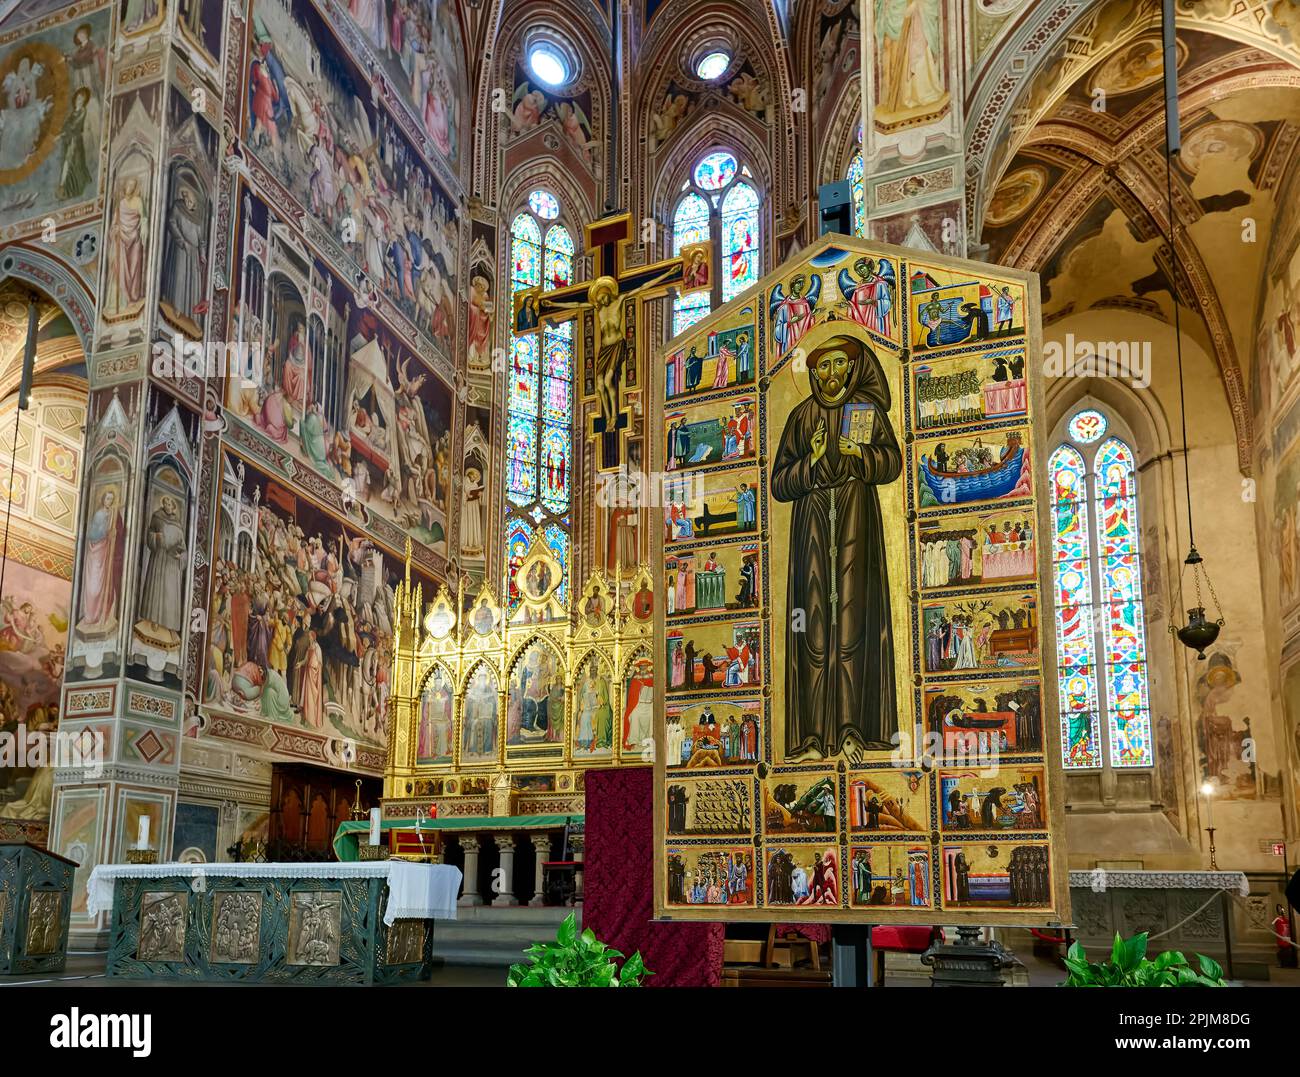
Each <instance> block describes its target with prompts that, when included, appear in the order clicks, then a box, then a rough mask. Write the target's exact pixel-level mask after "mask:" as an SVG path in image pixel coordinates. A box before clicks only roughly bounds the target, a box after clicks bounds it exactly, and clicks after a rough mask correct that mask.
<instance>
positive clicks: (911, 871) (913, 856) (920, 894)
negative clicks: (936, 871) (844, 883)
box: [849, 842, 934, 908]
mask: <svg viewBox="0 0 1300 1077" xmlns="http://www.w3.org/2000/svg"><path fill="white" fill-rule="evenodd" d="M849 855H850V858H851V859H850V865H851V871H852V880H851V883H852V899H851V904H852V905H854V906H855V907H856V906H860V905H868V906H880V905H888V906H895V907H900V908H923V907H926V906H930V905H933V904H934V890H933V888H932V882H931V872H930V847H929V846H928V845H911V844H900V843H896V842H891V843H890V844H888V845H883V844H882V845H853V846H850V853H849Z"/></svg>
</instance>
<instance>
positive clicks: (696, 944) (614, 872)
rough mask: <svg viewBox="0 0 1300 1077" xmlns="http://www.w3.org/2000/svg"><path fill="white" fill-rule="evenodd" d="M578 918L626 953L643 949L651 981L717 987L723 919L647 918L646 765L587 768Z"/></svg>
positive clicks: (650, 851)
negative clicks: (687, 921)
mask: <svg viewBox="0 0 1300 1077" xmlns="http://www.w3.org/2000/svg"><path fill="white" fill-rule="evenodd" d="M586 784H587V796H586V802H587V803H586V816H587V823H586V842H585V845H586V856H585V859H586V867H585V870H584V872H583V891H584V896H585V900H584V903H583V909H582V926H583V927H584V928H588V927H589V928H591V930H592V931H594V932H595V933H596V937H597V938H598V939H600V940H601V941H602V942H605V943H607V944H608V945H610V946H613V947H614V948H615V949H616V950H621V951H623V953H624V954H628V955H631V954H633V953H635V952H636V951H638V950H640V951H641V956H642V957H643V958H645V963H646V968H648V969H650V970H651V971H652V972H654V974H655V975H653V976H651V977H649V978H648V979H647V980H646V984H647V985H648V986H650V987H717V986H718V983H719V982H720V981H721V979H722V949H723V927H722V925H721V924H663V923H653V922H652V921H651V917H652V916H653V915H654V841H653V828H654V822H653V818H652V815H651V809H650V805H651V804H652V803H653V800H654V786H653V773H652V771H651V769H650V768H649V767H637V768H635V769H627V770H591V771H588V772H587V782H586Z"/></svg>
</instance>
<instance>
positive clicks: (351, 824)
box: [334, 815, 584, 861]
mask: <svg viewBox="0 0 1300 1077" xmlns="http://www.w3.org/2000/svg"><path fill="white" fill-rule="evenodd" d="M583 818H584V817H583V816H581V815H457V816H449V817H448V818H446V819H421V820H420V829H421V830H430V831H432V830H552V829H555V828H556V827H563V826H564V825H565V824H566V823H581V822H582V821H583ZM379 828H380V830H414V829H415V821H414V820H413V819H385V820H384V821H383V822H381V823H380V824H379ZM369 833H370V820H369V819H349V820H347V821H346V822H343V823H340V824H339V828H338V831H337V832H336V833H335V834H334V855H335V856H337V857H338V858H339V859H340V860H343V861H352V860H356V859H358V857H359V854H358V853H357V845H358V844H360V843H361V842H362V841H364V840H366V836H367V835H368V834H369Z"/></svg>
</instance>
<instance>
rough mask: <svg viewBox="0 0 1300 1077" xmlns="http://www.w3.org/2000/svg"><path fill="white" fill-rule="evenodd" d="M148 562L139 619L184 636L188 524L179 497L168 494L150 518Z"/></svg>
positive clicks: (147, 545) (143, 582)
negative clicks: (186, 526)
mask: <svg viewBox="0 0 1300 1077" xmlns="http://www.w3.org/2000/svg"><path fill="white" fill-rule="evenodd" d="M145 546H146V548H147V549H148V551H149V553H148V560H147V561H146V563H145V569H144V573H143V579H142V583H141V588H140V610H139V618H138V619H139V620H141V621H150V622H152V623H153V624H155V625H158V626H159V627H160V628H168V629H171V631H173V632H175V633H178V634H179V633H180V630H181V624H182V622H183V616H182V614H183V606H184V583H185V565H186V556H185V555H186V543H185V523H184V521H183V520H182V519H181V513H180V506H179V504H178V502H177V500H176V498H174V497H172V496H170V495H164V496H163V497H162V498H161V499H160V501H159V504H158V508H157V509H155V510H154V513H153V515H152V516H151V517H150V518H149V530H148V533H147V534H146V536H145Z"/></svg>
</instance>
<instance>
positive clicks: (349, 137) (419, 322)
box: [242, 0, 460, 354]
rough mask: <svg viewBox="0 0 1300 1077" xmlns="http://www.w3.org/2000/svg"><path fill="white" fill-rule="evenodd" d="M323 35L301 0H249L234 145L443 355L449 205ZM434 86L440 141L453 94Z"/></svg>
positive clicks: (448, 322)
mask: <svg viewBox="0 0 1300 1077" xmlns="http://www.w3.org/2000/svg"><path fill="white" fill-rule="evenodd" d="M329 40H330V34H329V32H328V31H327V30H326V29H325V28H324V24H323V23H322V21H321V19H320V16H319V15H318V14H317V13H316V11H315V10H314V9H313V8H312V7H311V5H310V4H309V3H308V2H307V0H295V2H293V3H291V4H282V3H280V2H278V0H256V2H255V3H254V4H253V8H252V44H251V48H250V50H249V54H248V63H247V68H246V84H247V95H248V101H247V109H246V113H245V120H244V127H243V132H242V133H243V137H244V139H245V143H246V145H247V146H248V148H249V150H250V152H252V153H253V154H255V155H256V156H257V158H258V159H259V160H260V161H261V162H262V163H263V164H265V165H266V167H267V168H269V169H270V170H271V172H272V173H273V174H274V175H275V177H276V179H277V180H278V181H279V182H280V183H282V184H283V185H284V186H285V188H286V189H287V190H289V191H290V192H291V194H292V195H293V197H294V199H295V200H296V201H297V202H298V203H299V204H300V205H302V206H305V207H307V208H308V210H309V212H310V214H311V216H312V218H313V219H314V220H315V221H316V222H317V223H318V224H319V225H320V226H321V227H323V228H324V229H325V230H326V233H327V234H328V235H329V236H330V237H331V238H332V239H333V240H334V241H335V242H336V243H337V244H339V249H340V250H343V251H346V252H347V257H348V259H349V260H350V261H351V262H352V263H353V264H354V265H356V266H357V267H358V268H360V269H361V270H362V271H363V272H364V274H365V276H366V279H367V280H368V282H369V283H370V284H371V285H372V286H373V287H374V288H375V289H377V291H378V294H380V295H382V296H383V297H384V298H385V299H386V300H387V301H388V303H390V304H391V306H392V307H393V308H394V309H396V310H398V311H400V312H401V314H402V315H403V316H405V318H406V319H407V320H408V321H409V322H410V324H412V325H414V326H415V327H416V328H417V329H418V330H419V332H420V333H422V334H423V335H425V336H426V337H428V338H429V339H430V340H432V341H433V342H434V343H435V344H436V345H437V347H438V348H439V349H440V350H442V351H443V352H444V353H447V354H449V353H450V351H451V348H452V346H453V343H454V336H455V320H456V314H455V307H456V305H457V300H456V294H457V272H458V261H459V251H460V230H459V228H458V227H457V224H456V221H455V214H454V206H453V204H452V201H451V199H450V197H449V196H448V195H447V193H446V191H445V190H444V189H443V187H442V186H441V185H440V184H439V183H438V181H437V180H436V179H434V177H433V174H432V172H431V171H430V169H429V167H428V165H427V164H426V163H425V162H424V161H423V159H422V158H421V157H420V155H419V153H418V152H417V151H416V149H415V148H414V147H413V146H412V144H411V142H410V141H409V140H408V138H407V136H406V135H405V133H404V132H403V131H402V130H401V128H400V126H399V125H398V124H397V122H396V121H395V120H394V119H393V117H392V116H391V115H390V114H389V113H388V112H386V111H384V110H382V109H376V108H375V106H374V105H373V104H372V103H371V98H370V91H369V87H368V85H367V81H366V79H365V77H364V75H363V74H362V72H361V71H360V69H359V68H357V67H356V66H354V65H353V64H351V63H348V62H347V61H341V62H340V61H338V60H334V61H329V62H327V61H325V60H324V58H323V57H322V54H321V51H320V50H321V43H322V42H328V41H329ZM422 77H423V76H422ZM429 77H433V76H432V73H431V74H430V76H429ZM443 81H444V83H445V81H446V78H445V75H444V78H443ZM435 93H436V97H437V100H438V102H439V105H440V107H441V110H442V111H443V113H444V116H443V117H442V118H441V120H440V121H439V126H440V128H441V129H442V130H443V131H444V133H445V137H446V139H447V140H448V145H449V141H450V132H451V129H452V125H453V122H454V121H453V119H452V118H450V117H447V116H446V115H445V113H446V111H447V109H448V108H451V107H454V106H451V105H448V104H447V102H449V101H453V100H454V98H453V97H451V96H446V95H445V87H444V88H441V89H439V90H437V91H435ZM426 99H427V98H426ZM434 142H435V144H436V143H437V139H436V138H435V139H434Z"/></svg>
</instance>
